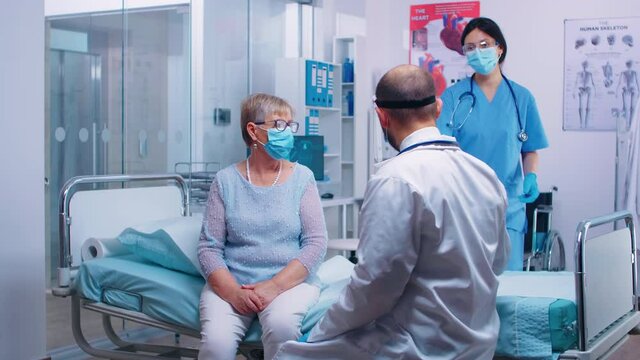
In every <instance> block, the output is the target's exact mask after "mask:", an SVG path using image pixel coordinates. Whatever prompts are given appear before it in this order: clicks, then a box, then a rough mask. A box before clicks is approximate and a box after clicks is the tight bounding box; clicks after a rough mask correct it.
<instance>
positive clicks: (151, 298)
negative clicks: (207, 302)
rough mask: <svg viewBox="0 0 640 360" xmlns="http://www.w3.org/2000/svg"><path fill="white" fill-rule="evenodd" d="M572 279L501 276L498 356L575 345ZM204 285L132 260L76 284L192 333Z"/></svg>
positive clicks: (324, 305)
mask: <svg viewBox="0 0 640 360" xmlns="http://www.w3.org/2000/svg"><path fill="white" fill-rule="evenodd" d="M336 258H338V257H336ZM336 258H334V259H331V260H329V261H328V262H325V263H324V264H323V265H322V266H321V268H320V270H319V272H318V277H319V278H320V279H321V280H322V281H323V282H324V283H325V286H324V287H323V289H322V291H321V293H320V297H319V299H318V302H317V303H316V304H315V305H314V306H313V307H312V308H311V309H310V311H309V312H308V314H307V315H306V317H305V318H304V320H303V323H302V329H301V330H302V332H303V333H306V332H308V331H309V330H310V329H311V328H312V327H313V325H314V324H315V323H316V322H317V321H318V320H319V319H320V318H321V317H322V315H323V314H324V312H325V311H326V310H327V309H328V308H329V306H331V304H333V303H334V302H335V301H336V300H337V298H338V296H339V295H340V293H341V292H342V289H343V288H344V286H346V284H347V283H348V281H349V276H350V272H351V269H352V266H353V265H351V264H350V263H349V265H345V263H348V261H347V260H346V259H344V258H342V260H341V261H343V262H335V261H334V260H335V259H336ZM332 261H333V262H332ZM573 276H574V275H573V273H567V272H552V273H547V272H506V273H505V274H503V275H501V276H500V278H499V279H500V286H499V289H498V299H497V310H498V315H499V316H500V323H501V327H500V336H499V339H498V346H497V349H496V354H497V355H500V356H510V357H517V358H521V357H545V356H547V355H550V354H551V353H552V352H554V353H557V352H562V351H564V350H567V349H569V348H571V347H572V346H573V345H574V344H575V342H576V338H577V337H576V330H575V322H576V305H575V291H574V280H573ZM204 283H205V282H204V279H202V277H200V276H193V275H189V274H185V273H181V272H177V271H174V270H169V269H166V268H163V267H160V266H158V265H155V264H153V263H150V262H148V261H146V260H144V259H142V258H139V257H137V256H135V255H124V256H116V257H106V258H101V259H94V260H91V261H86V262H84V263H83V264H82V265H81V266H80V268H79V271H78V276H77V277H76V289H77V291H78V293H79V294H80V296H82V297H83V298H85V299H88V300H91V301H95V302H101V303H105V304H108V305H112V306H116V307H119V308H123V309H127V310H133V311H139V312H142V313H144V314H146V315H148V316H150V317H152V318H154V319H156V320H161V321H165V322H168V323H171V324H176V325H180V326H185V327H188V328H191V329H193V330H195V331H199V329H200V317H199V308H198V307H199V302H200V292H201V289H202V287H203V286H204ZM261 333H262V331H261V328H260V324H259V322H258V321H255V322H254V323H253V324H252V326H251V327H250V329H249V331H248V332H247V336H246V337H245V341H260V336H261ZM532 354H534V355H535V356H533V355H532Z"/></svg>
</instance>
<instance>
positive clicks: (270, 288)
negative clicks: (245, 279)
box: [242, 280, 282, 311]
mask: <svg viewBox="0 0 640 360" xmlns="http://www.w3.org/2000/svg"><path fill="white" fill-rule="evenodd" d="M242 289H244V290H248V291H253V292H254V293H255V294H256V295H257V296H258V298H259V299H260V301H261V302H262V305H263V306H264V307H262V308H261V309H260V311H262V310H264V309H265V308H266V307H267V306H269V304H271V302H272V301H273V299H275V298H276V297H277V296H278V295H280V294H281V293H282V291H281V290H280V287H279V286H278V285H277V284H276V283H275V282H274V281H273V280H266V281H262V282H259V283H255V284H249V285H242Z"/></svg>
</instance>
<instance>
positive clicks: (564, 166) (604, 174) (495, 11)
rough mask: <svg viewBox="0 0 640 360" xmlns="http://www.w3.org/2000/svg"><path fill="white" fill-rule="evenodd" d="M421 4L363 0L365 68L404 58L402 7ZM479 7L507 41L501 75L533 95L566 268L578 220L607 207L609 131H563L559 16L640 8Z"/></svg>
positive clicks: (628, 4)
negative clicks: (543, 132)
mask: <svg viewBox="0 0 640 360" xmlns="http://www.w3.org/2000/svg"><path fill="white" fill-rule="evenodd" d="M445 2H446V1H445ZM424 3H429V1H426V0H422V1H411V0H379V1H378V0H377V1H367V8H366V18H367V38H368V39H369V40H368V44H369V47H368V50H369V56H368V62H369V66H370V68H371V72H372V74H374V73H379V74H380V73H384V72H385V71H386V70H388V69H390V68H391V67H393V66H395V65H398V64H402V63H406V62H407V61H408V50H407V44H405V42H407V41H408V37H407V34H408V28H409V20H408V15H409V7H410V5H415V4H424ZM480 12H481V15H482V16H486V17H490V18H492V19H494V20H495V21H496V22H497V23H498V24H499V25H500V27H501V29H502V31H503V33H504V34H505V37H506V40H507V44H508V46H509V53H508V55H507V59H506V61H505V67H504V69H505V73H506V74H508V76H510V77H511V78H512V79H514V80H515V81H517V82H519V83H521V84H523V85H524V86H526V87H528V88H529V90H531V92H532V93H533V95H534V96H535V97H536V101H537V103H538V107H539V110H540V115H541V117H542V121H543V123H544V127H545V130H546V132H547V136H548V138H549V143H550V147H549V148H548V149H546V150H542V151H541V152H540V168H539V171H538V175H539V176H538V179H539V185H540V189H541V190H543V191H545V190H547V189H549V188H550V187H551V186H552V185H555V186H557V187H558V189H559V191H558V193H557V194H556V196H555V198H554V212H553V227H554V228H555V229H557V230H558V231H559V232H560V234H561V236H562V237H563V239H564V241H565V244H567V245H568V251H567V256H568V260H569V263H570V265H571V266H573V250H572V249H573V241H574V236H575V230H576V226H577V224H578V222H579V221H580V220H582V219H584V218H587V217H593V216H598V215H603V214H605V213H609V212H611V211H613V201H614V167H615V133H613V132H591V133H589V132H565V131H563V130H562V89H563V52H564V20H565V19H580V18H600V17H626V16H640V6H639V5H638V1H637V0H609V1H605V0H597V1H581V0H562V1H558V0H539V1H527V2H523V1H512V0H484V1H481V2H480ZM637 35H638V36H636V37H640V34H637ZM372 86H373V85H372Z"/></svg>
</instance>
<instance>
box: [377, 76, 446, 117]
mask: <svg viewBox="0 0 640 360" xmlns="http://www.w3.org/2000/svg"><path fill="white" fill-rule="evenodd" d="M435 95H436V88H435V84H434V82H433V78H432V77H431V74H429V72H427V71H426V70H423V69H422V68H420V67H417V66H415V65H399V66H396V67H394V68H393V69H391V70H389V71H388V72H387V73H386V74H384V76H383V77H382V78H381V79H380V81H379V82H378V85H377V86H376V105H377V106H378V108H381V109H382V110H383V111H384V112H385V113H386V114H387V115H388V116H389V117H391V118H392V119H394V120H397V121H400V122H403V123H406V122H409V121H411V122H426V121H433V122H435V120H436V118H437V117H438V115H439V110H440V105H439V102H440V100H436V97H435Z"/></svg>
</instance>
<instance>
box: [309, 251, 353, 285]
mask: <svg viewBox="0 0 640 360" xmlns="http://www.w3.org/2000/svg"><path fill="white" fill-rule="evenodd" d="M354 266H355V265H354V264H353V263H352V262H351V261H349V260H347V259H346V258H345V257H344V256H341V255H336V256H334V257H332V258H331V259H329V260H327V261H325V262H323V263H322V264H320V267H319V268H318V271H317V272H316V276H318V279H319V280H320V281H321V282H322V284H331V283H334V282H338V281H341V280H345V279H349V278H350V277H351V273H352V272H353V268H354Z"/></svg>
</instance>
